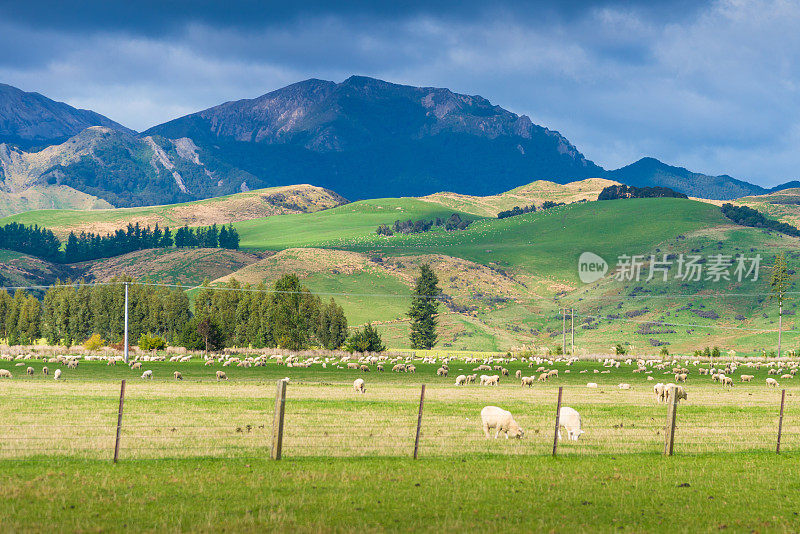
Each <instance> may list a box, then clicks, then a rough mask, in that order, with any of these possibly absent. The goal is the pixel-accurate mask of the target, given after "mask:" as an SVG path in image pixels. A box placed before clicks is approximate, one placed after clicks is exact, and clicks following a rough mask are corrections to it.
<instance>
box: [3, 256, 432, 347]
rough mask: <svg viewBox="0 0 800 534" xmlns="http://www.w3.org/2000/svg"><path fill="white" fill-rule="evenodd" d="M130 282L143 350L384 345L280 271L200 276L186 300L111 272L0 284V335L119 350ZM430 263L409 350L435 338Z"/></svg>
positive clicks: (414, 311) (133, 321)
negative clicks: (243, 276) (216, 278)
mask: <svg viewBox="0 0 800 534" xmlns="http://www.w3.org/2000/svg"><path fill="white" fill-rule="evenodd" d="M125 283H127V284H128V288H129V292H128V316H129V321H128V329H129V332H128V335H129V338H128V339H129V342H130V343H131V344H135V343H136V340H139V346H140V347H143V348H148V349H149V348H163V347H164V346H166V345H167V344H170V345H174V346H183V347H186V348H187V349H190V350H206V351H207V350H219V349H222V348H225V347H252V348H267V347H279V348H285V349H290V350H301V349H305V348H309V347H322V348H325V349H329V350H336V349H339V348H345V349H346V350H349V351H351V352H382V351H384V350H386V347H385V345H384V344H383V341H382V340H381V336H380V334H379V333H378V331H377V329H375V328H374V327H373V326H372V325H371V324H367V325H366V326H365V327H364V328H363V329H360V330H359V329H357V330H355V331H354V332H352V333H351V334H350V335H348V325H347V317H346V316H345V313H344V310H343V309H342V307H341V306H340V305H338V304H337V303H336V301H335V300H334V299H333V298H331V299H330V300H328V301H324V300H322V299H321V298H320V297H318V296H316V295H314V294H313V293H312V292H311V291H310V290H309V289H308V288H306V287H304V286H303V285H302V284H301V283H300V280H299V278H298V277H297V276H296V275H293V274H286V275H283V276H282V277H281V278H279V279H278V280H277V281H275V283H274V284H272V285H270V286H267V285H266V284H264V283H263V282H261V283H259V284H258V285H256V286H251V285H249V284H247V285H241V284H240V283H239V282H238V281H237V280H235V279H231V280H230V281H229V282H228V283H227V284H225V285H224V286H214V287H211V286H209V284H208V281H206V282H204V284H203V285H202V286H201V287H199V288H198V289H197V292H196V294H195V295H194V301H193V302H192V301H190V298H189V295H187V293H186V292H185V291H182V290H180V289H177V288H169V287H164V286H157V285H146V284H138V283H136V282H135V281H134V280H132V279H130V278H118V279H114V280H112V281H111V282H110V283H108V284H97V285H95V284H88V283H85V282H83V281H78V282H74V283H73V282H65V283H61V282H59V283H57V284H56V285H54V286H51V287H50V288H48V289H47V291H45V292H44V294H43V297H42V299H41V300H39V299H37V298H36V297H35V296H33V295H31V294H29V293H27V292H26V291H24V290H17V291H15V292H14V293H13V296H12V295H11V294H9V292H8V291H7V290H5V289H2V290H0V340H5V342H6V343H7V344H9V345H30V344H34V343H37V342H38V341H39V340H40V339H44V340H45V341H46V342H47V343H48V344H50V345H61V346H67V347H70V346H74V345H78V344H85V345H86V346H87V347H88V346H89V343H91V345H92V346H93V347H95V348H97V347H100V346H102V344H104V343H107V344H110V345H112V346H114V345H116V348H119V349H121V348H122V340H123V337H124V317H125ZM438 284H439V280H438V278H437V276H436V274H435V273H434V272H433V270H432V269H431V268H430V266H429V265H423V266H422V268H421V271H420V276H419V278H418V279H417V281H416V284H415V287H414V295H413V298H412V301H411V306H410V308H409V311H408V313H407V315H408V317H409V318H410V319H411V339H410V341H411V346H412V347H413V348H416V349H430V348H432V347H433V346H434V345H435V344H436V342H437V340H438V334H437V329H438V307H439V301H440V299H441V295H442V290H441V288H440V287H439V285H438Z"/></svg>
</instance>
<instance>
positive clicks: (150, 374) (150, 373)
mask: <svg viewBox="0 0 800 534" xmlns="http://www.w3.org/2000/svg"><path fill="white" fill-rule="evenodd" d="M142 378H145V379H147V378H149V379H150V380H152V379H153V371H151V370H150V369H148V370H147V371H145V372H144V373H142Z"/></svg>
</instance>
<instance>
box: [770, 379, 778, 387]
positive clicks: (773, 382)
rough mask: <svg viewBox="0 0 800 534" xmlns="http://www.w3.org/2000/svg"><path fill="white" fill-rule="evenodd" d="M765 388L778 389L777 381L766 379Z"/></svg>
mask: <svg viewBox="0 0 800 534" xmlns="http://www.w3.org/2000/svg"><path fill="white" fill-rule="evenodd" d="M767 387H771V388H776V387H778V381H777V380H775V379H774V378H767Z"/></svg>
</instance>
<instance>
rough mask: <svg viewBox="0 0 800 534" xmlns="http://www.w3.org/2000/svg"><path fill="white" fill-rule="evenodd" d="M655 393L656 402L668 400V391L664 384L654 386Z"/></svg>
mask: <svg viewBox="0 0 800 534" xmlns="http://www.w3.org/2000/svg"><path fill="white" fill-rule="evenodd" d="M653 393H655V394H656V402H664V401H665V400H666V389H665V387H664V384H663V383H662V382H659V383H658V384H656V385H655V386H653Z"/></svg>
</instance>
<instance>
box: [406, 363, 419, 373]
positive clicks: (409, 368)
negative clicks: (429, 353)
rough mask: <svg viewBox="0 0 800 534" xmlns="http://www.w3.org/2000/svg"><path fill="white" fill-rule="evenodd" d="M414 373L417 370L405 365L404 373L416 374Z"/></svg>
mask: <svg viewBox="0 0 800 534" xmlns="http://www.w3.org/2000/svg"><path fill="white" fill-rule="evenodd" d="M416 372H417V368H416V367H415V366H413V365H407V366H406V373H416Z"/></svg>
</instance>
